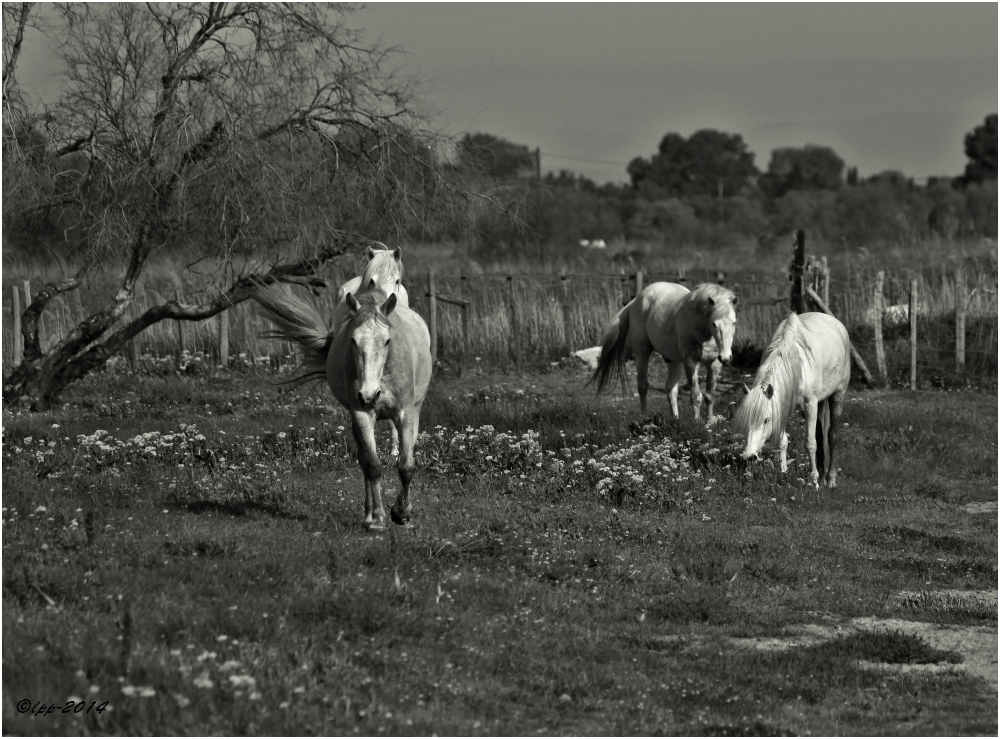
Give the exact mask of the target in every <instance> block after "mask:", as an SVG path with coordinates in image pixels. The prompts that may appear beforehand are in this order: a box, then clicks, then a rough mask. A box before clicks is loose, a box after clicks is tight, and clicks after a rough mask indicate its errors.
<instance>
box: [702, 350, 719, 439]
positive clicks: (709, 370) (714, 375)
mask: <svg viewBox="0 0 1000 739" xmlns="http://www.w3.org/2000/svg"><path fill="white" fill-rule="evenodd" d="M721 370H722V362H720V361H719V360H718V359H715V360H713V361H711V362H709V363H708V364H706V365H705V423H711V422H712V414H713V412H714V411H715V391H716V388H717V387H718V384H719V373H720V372H721Z"/></svg>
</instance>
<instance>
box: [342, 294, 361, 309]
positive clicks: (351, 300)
mask: <svg viewBox="0 0 1000 739" xmlns="http://www.w3.org/2000/svg"><path fill="white" fill-rule="evenodd" d="M344 300H345V302H346V303H347V307H348V308H350V309H351V310H352V311H356V310H357V309H358V299H357V298H356V297H354V293H347V297H346V298H345V299H344Z"/></svg>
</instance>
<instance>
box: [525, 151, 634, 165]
mask: <svg viewBox="0 0 1000 739" xmlns="http://www.w3.org/2000/svg"><path fill="white" fill-rule="evenodd" d="M542 156H544V157H548V158H549V159H571V160H572V161H574V162H587V163H589V164H610V165H613V166H615V167H627V166H628V164H626V163H625V162H609V161H608V160H607V159H587V158H586V157H571V156H569V155H567V154H549V153H547V152H544V151H543V152H542Z"/></svg>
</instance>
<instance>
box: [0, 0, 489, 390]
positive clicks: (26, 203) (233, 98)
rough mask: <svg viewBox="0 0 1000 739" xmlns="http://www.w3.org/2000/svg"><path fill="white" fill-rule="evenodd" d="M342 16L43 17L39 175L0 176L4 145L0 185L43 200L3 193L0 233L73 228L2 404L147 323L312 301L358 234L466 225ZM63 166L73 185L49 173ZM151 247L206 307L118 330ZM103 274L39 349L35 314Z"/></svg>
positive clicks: (411, 124)
mask: <svg viewBox="0 0 1000 739" xmlns="http://www.w3.org/2000/svg"><path fill="white" fill-rule="evenodd" d="M4 13H5V17H6V14H7V9H6V6H5V9H4ZM27 13H28V9H25V10H23V11H22V13H21V15H20V18H21V19H22V21H23V19H24V18H26V17H27ZM351 13H352V9H351V8H350V7H344V6H334V5H304V4H297V3H287V4H286V3H280V4H279V3H265V4H242V3H236V4H228V3H208V4H188V3H184V4H169V5H161V4H154V3H150V4H147V5H140V4H113V5H100V4H69V5H61V6H59V7H58V22H57V23H54V26H55V27H56V28H57V30H56V31H54V33H57V34H58V37H59V49H60V52H59V53H60V54H61V55H62V59H63V61H64V63H65V69H66V75H67V82H66V85H65V88H64V92H63V94H62V97H61V99H60V100H59V102H58V103H57V104H55V105H52V106H49V107H48V108H47V109H45V110H44V111H38V112H37V117H38V120H41V121H43V122H44V136H45V140H46V142H47V147H46V156H45V157H43V160H44V161H42V162H40V163H35V164H32V162H31V161H29V159H30V158H25V157H23V156H22V157H21V163H22V165H23V166H22V167H21V169H14V168H13V165H12V168H8V163H7V161H6V158H7V153H8V152H7V149H8V146H7V143H8V142H7V138H8V137H7V136H6V129H5V152H4V154H5V163H4V169H5V176H6V175H8V173H9V172H10V173H13V174H14V175H16V176H21V179H22V180H24V182H27V181H28V180H29V179H31V177H34V178H35V180H42V181H45V182H46V183H47V184H46V185H45V186H43V187H35V188H30V187H27V186H25V187H24V188H23V191H24V193H27V195H26V196H25V197H22V198H20V199H12V201H11V207H10V208H8V201H7V198H6V197H5V199H4V225H5V227H11V226H15V227H16V226H17V224H18V223H20V222H22V221H23V220H24V219H31V218H45V217H52V214H53V213H58V214H59V215H60V218H62V219H63V222H64V223H71V225H72V227H71V228H68V229H67V230H66V233H67V234H70V238H69V239H68V240H67V241H68V243H66V244H65V245H64V253H63V254H62V255H61V256H62V258H63V259H65V261H66V263H67V264H70V265H72V268H71V269H69V270H68V271H67V273H66V276H65V278H64V279H62V280H59V281H55V282H52V283H50V284H47V285H45V286H44V287H43V288H42V289H41V290H40V291H39V292H38V294H37V295H36V296H35V297H34V301H33V302H32V304H31V306H30V307H29V308H27V310H25V312H24V315H23V321H22V326H23V336H24V347H25V352H24V361H23V363H22V364H21V365H20V366H18V367H17V368H15V369H14V371H13V372H12V374H11V376H10V377H9V378H7V379H6V380H5V386H4V398H5V399H10V398H12V397H13V398H16V397H21V396H24V395H28V396H30V397H31V398H33V399H36V400H37V401H38V402H39V403H40V404H41V405H45V404H47V403H49V402H50V401H52V400H53V399H54V398H55V397H56V396H57V395H58V393H59V392H60V391H61V390H62V389H63V388H65V387H66V385H68V384H69V383H71V382H73V381H75V380H77V379H79V378H80V377H82V376H84V375H85V374H86V373H87V372H89V371H90V370H92V369H93V368H95V367H97V366H100V365H101V364H103V363H104V362H105V361H106V360H107V359H108V358H109V357H110V356H112V355H113V354H114V353H115V352H117V351H119V350H120V349H121V348H122V347H123V346H124V344H125V343H126V342H128V341H129V340H130V339H132V338H133V337H135V336H136V335H137V334H138V333H140V332H141V331H142V330H143V329H145V328H146V327H148V326H150V325H152V324H153V323H156V322H157V321H161V320H163V319H165V318H170V319H175V320H202V319H205V318H208V317H210V316H212V315H215V314H217V313H219V312H220V311H223V310H225V309H227V308H229V307H231V306H233V305H235V304H236V303H239V302H241V301H243V300H245V299H247V297H249V292H248V288H250V287H251V286H252V285H254V284H260V283H265V284H266V283H271V282H290V283H299V284H304V285H308V286H311V287H314V288H315V287H317V286H321V285H323V281H322V280H321V279H320V278H319V277H318V275H317V269H318V268H319V267H320V266H321V265H322V264H323V263H324V262H326V261H327V260H329V259H331V258H334V257H336V256H339V255H341V254H343V253H345V252H346V251H348V250H349V249H353V248H355V247H356V246H357V245H359V244H363V243H366V242H367V240H368V239H367V238H366V237H365V236H361V235H359V234H367V235H369V236H371V237H372V238H385V237H387V236H391V235H392V234H398V233H402V232H406V231H408V230H413V229H420V228H425V227H426V225H427V224H428V223H433V222H441V223H444V222H448V223H452V224H454V222H456V221H461V220H462V219H463V218H467V217H468V215H467V214H468V212H469V210H470V209H469V207H468V205H467V203H466V198H467V195H466V193H464V192H463V191H462V190H461V188H460V183H459V182H457V181H455V174H454V172H452V171H449V170H448V168H447V167H443V166H442V165H441V163H440V157H438V156H436V152H437V151H438V150H439V149H440V141H439V139H438V137H437V136H435V135H434V134H432V133H431V132H429V131H428V129H427V127H426V123H425V121H424V120H422V118H421V117H420V116H419V115H418V114H417V112H416V107H415V106H416V104H417V102H418V101H417V99H416V97H415V94H414V90H413V89H412V87H411V85H410V84H409V83H408V82H407V80H405V79H400V78H399V77H398V76H397V75H396V74H395V73H394V72H393V70H392V69H391V68H390V65H391V63H392V59H393V55H394V50H393V49H386V48H383V47H382V46H380V45H378V44H370V43H366V42H365V41H364V40H363V38H362V36H361V33H360V32H359V30H358V29H357V28H356V27H355V26H353V25H352V24H351ZM5 33H6V31H5ZM22 35H23V34H22ZM6 38H7V37H6V35H5V44H4V59H5V62H6V61H7V59H8V51H7V49H8V45H7V40H6ZM20 38H21V36H18V40H17V42H16V44H15V42H14V41H13V37H12V41H11V55H12V57H13V58H14V59H15V60H16V54H17V51H16V48H19V44H20V43H21V41H20ZM12 68H13V67H12V66H11V69H12ZM7 71H8V70H7V68H6V67H5V70H4V83H5V91H6V80H7ZM5 95H6V92H5ZM15 153H17V152H15ZM21 154H23V152H21ZM67 157H75V161H76V162H77V164H76V165H75V166H74V167H73V168H72V173H71V176H63V177H52V176H51V174H52V172H53V171H58V170H59V166H58V163H59V162H65V161H66V160H67ZM15 158H16V157H15ZM65 169H66V168H65V167H63V172H64V171H65ZM26 170H31V172H29V173H27V174H24V171H26ZM46 173H48V175H47V174H46ZM64 173H65V172H64ZM47 176H48V179H47V180H46V177H47ZM5 179H6V178H5ZM24 182H22V184H24ZM5 188H6V183H5ZM6 194H7V193H6V190H5V196H6ZM166 248H169V249H170V250H172V251H174V252H183V253H185V254H186V255H187V256H188V257H189V259H190V261H191V262H198V263H199V264H201V265H205V264H209V265H212V266H213V268H214V270H215V272H214V274H215V276H216V279H215V284H216V286H217V288H218V290H217V297H215V298H214V299H212V300H210V301H208V302H205V303H201V304H197V305H187V304H180V303H178V302H177V301H167V302H164V303H163V304H161V305H156V306H153V307H151V308H149V309H148V310H146V311H145V312H144V313H143V314H142V315H140V316H139V317H137V318H135V319H134V320H131V321H129V322H127V323H124V324H122V323H121V320H122V318H123V316H124V315H125V312H126V310H127V308H128V307H129V306H130V305H131V304H132V302H133V298H134V295H135V291H136V286H137V284H138V282H139V280H140V278H141V277H142V274H143V267H144V265H145V264H146V263H147V260H148V259H149V257H150V255H151V254H153V253H154V252H155V251H156V250H158V249H166ZM102 269H105V270H106V269H117V270H119V271H120V273H119V274H118V277H117V279H116V282H117V284H118V288H117V291H116V293H115V294H114V296H113V297H112V298H111V299H110V300H109V301H108V302H107V304H106V305H104V306H103V307H102V308H101V309H100V310H98V311H96V312H95V313H93V315H91V316H89V317H88V318H87V319H86V320H84V321H82V322H81V323H80V324H79V325H78V326H76V327H75V328H74V329H73V330H72V331H70V332H69V333H68V334H67V335H66V336H63V337H61V338H60V339H59V340H58V341H57V342H56V344H55V345H54V346H53V347H52V348H51V349H49V350H47V351H46V352H42V350H41V347H40V344H39V336H38V323H39V317H40V316H41V314H42V312H43V311H44V310H45V307H46V305H47V304H48V303H49V302H50V301H51V300H52V299H53V298H54V297H55V296H57V295H59V294H60V293H64V292H67V291H70V290H74V289H78V288H79V287H80V285H81V284H82V283H83V281H84V279H85V278H86V277H87V276H88V275H89V274H91V273H93V272H94V271H95V270H102Z"/></svg>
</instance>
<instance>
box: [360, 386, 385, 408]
mask: <svg viewBox="0 0 1000 739" xmlns="http://www.w3.org/2000/svg"><path fill="white" fill-rule="evenodd" d="M381 396H382V391H381V390H376V391H375V392H374V393H365V392H362V391H358V402H359V403H361V405H362V406H364V407H365V408H371V407H372V406H374V405H375V404H376V403H377V402H378V399H379V398H380V397H381Z"/></svg>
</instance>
